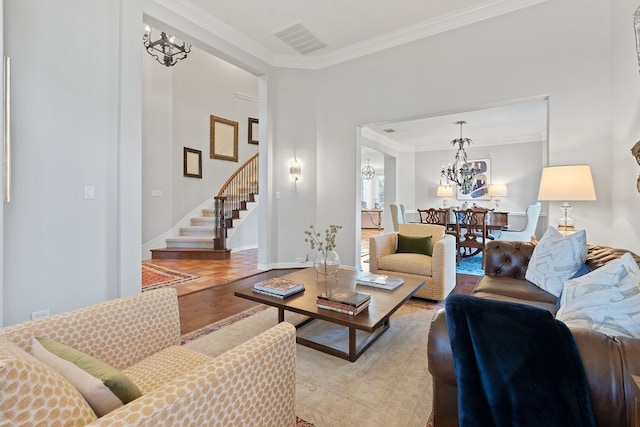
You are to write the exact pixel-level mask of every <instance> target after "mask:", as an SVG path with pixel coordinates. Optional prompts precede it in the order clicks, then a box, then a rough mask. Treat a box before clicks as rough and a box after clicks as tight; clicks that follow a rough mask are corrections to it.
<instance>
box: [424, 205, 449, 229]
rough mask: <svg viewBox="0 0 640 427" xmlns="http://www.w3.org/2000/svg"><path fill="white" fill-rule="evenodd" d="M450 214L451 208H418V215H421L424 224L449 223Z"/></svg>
mask: <svg viewBox="0 0 640 427" xmlns="http://www.w3.org/2000/svg"><path fill="white" fill-rule="evenodd" d="M448 214H449V209H436V208H429V209H418V215H420V222H421V223H422V224H438V225H444V226H446V225H447V222H448V221H447V220H448V218H447V216H448Z"/></svg>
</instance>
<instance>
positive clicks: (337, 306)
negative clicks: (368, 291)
mask: <svg viewBox="0 0 640 427" xmlns="http://www.w3.org/2000/svg"><path fill="white" fill-rule="evenodd" d="M370 302H371V300H370V299H369V300H367V301H365V302H363V303H362V304H360V305H359V306H357V307H354V306H352V305H349V304H342V303H339V302H335V301H329V300H326V299H321V298H318V300H317V303H318V307H319V308H324V309H325V310H332V311H337V312H338V313H344V314H348V315H350V316H355V315H356V314H358V313H360V312H362V311H364V309H365V308H367V307H369V303H370Z"/></svg>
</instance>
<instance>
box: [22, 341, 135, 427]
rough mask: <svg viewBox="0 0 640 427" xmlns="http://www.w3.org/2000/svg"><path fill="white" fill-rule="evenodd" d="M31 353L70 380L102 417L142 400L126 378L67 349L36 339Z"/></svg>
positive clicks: (102, 363) (70, 348)
mask: <svg viewBox="0 0 640 427" xmlns="http://www.w3.org/2000/svg"><path fill="white" fill-rule="evenodd" d="M31 353H32V354H33V356H34V357H36V358H37V359H39V360H41V361H42V362H44V363H46V364H47V365H49V366H50V367H52V368H53V369H55V370H56V371H58V372H59V373H60V374H61V375H62V376H64V377H65V378H66V379H67V380H69V382H70V383H71V384H73V385H74V386H75V387H76V388H77V389H78V391H79V392H80V393H81V394H82V395H83V396H84V398H85V399H86V400H87V402H89V405H91V407H92V408H93V410H94V411H95V413H96V415H98V416H99V417H101V416H103V415H105V414H108V413H109V412H111V411H113V410H114V409H117V408H119V407H120V406H123V405H124V404H126V403H129V402H131V401H132V400H134V399H137V398H138V397H140V396H141V393H140V390H139V389H138V387H136V385H135V384H134V383H133V382H132V381H131V380H130V379H129V378H127V376H126V375H125V374H123V373H122V372H120V371H119V370H117V369H115V368H113V367H111V366H109V365H108V364H106V363H104V362H101V361H100V360H98V359H96V358H94V357H91V356H89V355H88V354H85V353H83V352H81V351H78V350H76V349H74V348H72V347H69V346H67V345H64V344H60V343H58V342H56V341H54V340H51V339H48V338H41V337H36V338H34V339H33V343H32V349H31Z"/></svg>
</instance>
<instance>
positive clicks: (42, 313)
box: [31, 308, 49, 320]
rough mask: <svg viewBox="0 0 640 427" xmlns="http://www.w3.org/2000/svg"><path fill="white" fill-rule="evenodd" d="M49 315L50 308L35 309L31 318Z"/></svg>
mask: <svg viewBox="0 0 640 427" xmlns="http://www.w3.org/2000/svg"><path fill="white" fill-rule="evenodd" d="M48 315H49V309H48V308H47V309H46V310H40V311H34V312H33V313H31V320H36V319H42V318H43V317H47V316H48Z"/></svg>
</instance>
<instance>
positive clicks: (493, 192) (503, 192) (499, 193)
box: [488, 184, 509, 197]
mask: <svg viewBox="0 0 640 427" xmlns="http://www.w3.org/2000/svg"><path fill="white" fill-rule="evenodd" d="M488 195H489V196H490V197H505V196H508V195H509V193H508V192H507V184H490V185H489V191H488Z"/></svg>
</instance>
